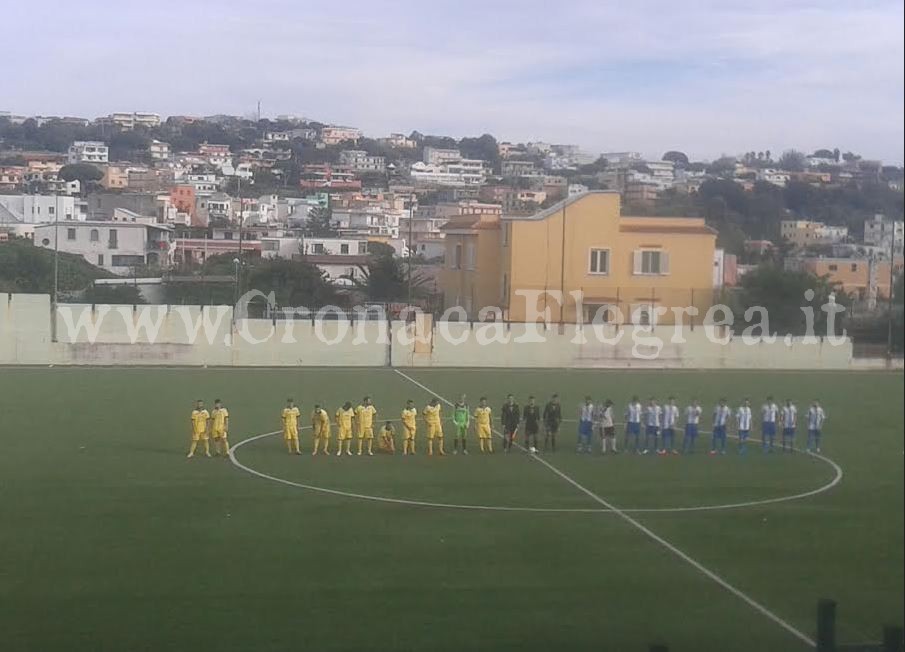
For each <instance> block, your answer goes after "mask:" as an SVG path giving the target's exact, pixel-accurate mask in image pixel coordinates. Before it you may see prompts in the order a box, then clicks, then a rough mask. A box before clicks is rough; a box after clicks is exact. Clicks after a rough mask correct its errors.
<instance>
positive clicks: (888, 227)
mask: <svg viewBox="0 0 905 652" xmlns="http://www.w3.org/2000/svg"><path fill="white" fill-rule="evenodd" d="M903 227H905V223H903V221H902V220H889V219H886V217H885V216H883V215H874V217H873V218H872V219H869V220H865V221H864V242H865V243H866V244H871V245H877V246H879V247H882V248H883V249H885V250H886V251H889V249H890V247H892V248H893V250H894V251H895V253H897V254H899V255H901V254H902V240H903Z"/></svg>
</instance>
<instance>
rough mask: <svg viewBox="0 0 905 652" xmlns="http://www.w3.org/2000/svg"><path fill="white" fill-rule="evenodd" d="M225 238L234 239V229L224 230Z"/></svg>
mask: <svg viewBox="0 0 905 652" xmlns="http://www.w3.org/2000/svg"><path fill="white" fill-rule="evenodd" d="M223 239H224V240H232V239H233V232H232V231H224V232H223Z"/></svg>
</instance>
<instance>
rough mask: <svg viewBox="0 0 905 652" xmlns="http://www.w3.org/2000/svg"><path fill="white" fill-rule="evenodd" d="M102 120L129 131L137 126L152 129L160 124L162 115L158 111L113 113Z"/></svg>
mask: <svg viewBox="0 0 905 652" xmlns="http://www.w3.org/2000/svg"><path fill="white" fill-rule="evenodd" d="M102 121H104V122H107V123H109V124H114V125H116V126H117V127H119V128H121V129H126V130H129V131H131V130H132V129H135V128H136V127H146V128H149V129H150V128H154V127H159V126H160V116H159V115H157V114H156V113H111V114H110V115H109V116H107V117H106V118H103V119H102Z"/></svg>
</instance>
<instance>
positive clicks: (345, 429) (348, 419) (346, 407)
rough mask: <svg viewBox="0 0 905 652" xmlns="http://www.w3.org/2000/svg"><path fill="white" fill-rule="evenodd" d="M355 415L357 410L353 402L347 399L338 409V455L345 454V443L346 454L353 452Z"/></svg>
mask: <svg viewBox="0 0 905 652" xmlns="http://www.w3.org/2000/svg"><path fill="white" fill-rule="evenodd" d="M354 417H355V410H353V409H352V403H351V402H350V401H346V402H345V403H343V406H342V407H341V408H339V409H338V410H337V411H336V440H337V444H338V446H339V450H337V451H336V454H337V455H342V454H343V445H345V450H346V455H351V454H352V419H353V418H354Z"/></svg>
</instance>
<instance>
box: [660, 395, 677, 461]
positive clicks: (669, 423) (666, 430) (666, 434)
mask: <svg viewBox="0 0 905 652" xmlns="http://www.w3.org/2000/svg"><path fill="white" fill-rule="evenodd" d="M662 418H663V432H662V433H661V437H660V441H661V444H662V448H661V449H660V455H666V454H667V453H672V454H673V455H678V454H679V451H677V450H676V424H677V423H678V422H679V406H678V405H676V397H675V396H670V397H669V401H668V402H667V403H666V405H664V406H663V417H662Z"/></svg>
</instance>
